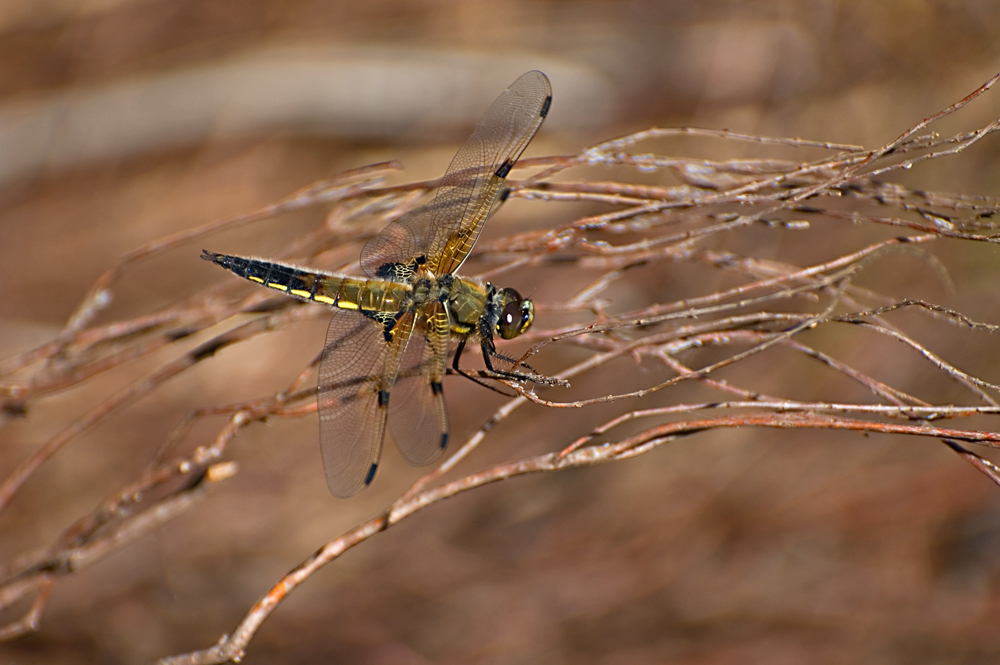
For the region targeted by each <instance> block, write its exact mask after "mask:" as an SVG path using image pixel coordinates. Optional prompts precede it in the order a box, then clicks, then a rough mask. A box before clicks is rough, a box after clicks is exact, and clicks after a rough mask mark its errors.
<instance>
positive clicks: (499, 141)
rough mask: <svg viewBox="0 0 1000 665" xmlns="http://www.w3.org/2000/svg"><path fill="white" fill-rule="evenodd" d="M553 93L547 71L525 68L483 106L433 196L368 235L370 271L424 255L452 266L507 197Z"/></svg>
mask: <svg viewBox="0 0 1000 665" xmlns="http://www.w3.org/2000/svg"><path fill="white" fill-rule="evenodd" d="M551 101H552V88H551V86H550V85H549V80H548V78H546V76H545V74H543V73H541V72H538V71H531V72H527V73H526V74H523V75H522V76H521V77H520V78H519V79H517V80H516V81H514V83H513V84H512V85H511V86H510V87H509V88H507V90H505V91H504V92H503V94H501V95H500V96H499V97H497V99H496V101H494V102H493V104H492V105H491V106H490V107H489V109H487V110H486V114H485V115H484V116H483V119H482V120H480V122H479V124H478V125H477V126H476V129H475V131H474V132H473V133H472V136H470V137H469V140H468V141H466V142H465V145H463V146H462V148H461V149H460V150H459V151H458V154H456V155H455V158H454V159H453V160H452V162H451V165H450V166H449V167H448V170H447V171H446V172H445V174H444V178H442V180H441V186H440V187H439V188H438V192H437V195H436V196H435V197H434V200H433V201H431V202H430V203H429V204H427V205H426V206H422V207H420V208H417V209H416V210H413V211H412V212H410V213H409V214H406V215H404V216H402V217H400V218H399V219H398V220H396V221H394V222H391V223H390V224H389V225H388V226H386V228H385V229H383V230H382V232H381V233H379V234H378V235H377V236H375V237H374V238H372V239H371V240H369V241H368V244H366V245H365V247H364V250H363V251H362V252H361V265H362V267H363V268H364V270H365V272H366V273H368V274H369V275H371V276H375V275H376V274H377V273H378V269H379V268H380V267H381V266H382V265H384V264H386V263H408V262H409V261H410V260H412V259H414V258H417V257H420V256H423V257H424V258H425V259H426V260H427V263H428V267H429V268H430V269H431V271H433V272H434V273H436V274H438V275H443V274H445V273H451V272H455V271H456V270H458V267H459V266H460V265H462V262H463V261H465V258H466V257H467V256H468V255H469V252H471V251H472V247H473V246H474V245H475V244H476V240H477V239H478V238H479V233H480V232H481V231H482V228H483V224H484V223H485V222H486V219H487V218H488V217H489V215H490V214H491V213H492V212H493V211H494V210H495V209H496V208H497V207H498V206H499V205H500V203H502V201H503V199H504V198H505V197H506V190H505V187H504V181H505V179H506V177H507V174H508V173H509V172H510V170H511V168H513V166H514V162H516V161H517V158H518V157H520V156H521V153H522V152H524V149H525V147H526V146H527V145H528V142H529V141H530V140H531V138H532V137H533V136H534V135H535V132H536V131H538V127H539V126H540V125H541V124H542V121H543V120H544V119H545V116H546V114H547V113H548V110H549V104H550V103H551Z"/></svg>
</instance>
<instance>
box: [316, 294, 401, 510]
mask: <svg viewBox="0 0 1000 665" xmlns="http://www.w3.org/2000/svg"><path fill="white" fill-rule="evenodd" d="M410 321H411V322H412V318H411V319H410ZM401 323H402V321H401ZM410 327H411V326H410V325H406V324H404V327H403V328H402V329H400V328H399V324H397V330H396V335H395V336H394V338H393V341H392V342H386V340H385V334H384V330H385V328H384V326H383V325H382V324H380V323H377V322H375V321H374V320H372V319H370V318H368V317H366V316H363V315H359V314H358V313H357V312H355V311H350V310H335V311H334V313H333V318H332V319H331V321H330V328H329V329H328V332H327V335H326V346H325V347H324V348H323V356H322V358H321V360H320V365H319V391H318V396H317V402H318V405H319V435H320V451H321V452H322V454H323V468H324V470H325V472H326V484H327V486H328V487H329V488H330V493H331V494H333V495H334V496H337V497H341V498H347V497H349V496H352V495H354V494H356V493H357V492H358V491H359V490H361V489H362V488H363V487H365V486H367V485H368V484H369V483H371V481H372V479H373V478H374V477H375V470H376V469H377V468H378V461H379V457H380V456H381V454H382V440H383V438H384V435H385V424H386V414H387V413H388V406H389V404H388V403H389V394H390V393H389V389H390V388H391V387H392V384H393V381H394V380H395V374H396V370H397V368H398V364H399V357H400V355H401V351H402V349H404V348H405V345H406V342H407V338H408V337H409V332H410Z"/></svg>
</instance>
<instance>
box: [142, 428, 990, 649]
mask: <svg viewBox="0 0 1000 665" xmlns="http://www.w3.org/2000/svg"><path fill="white" fill-rule="evenodd" d="M730 427H773V428H781V429H808V428H818V429H844V430H852V431H862V432H881V433H899V434H913V435H917V436H932V437H945V438H947V439H949V440H954V441H956V442H957V441H968V442H975V443H983V444H989V445H993V446H996V445H998V444H1000V434H995V433H985V432H971V431H964V430H951V429H942V428H929V427H922V426H919V425H889V424H884V423H871V422H866V421H857V420H846V419H835V418H828V417H819V416H812V415H795V416H788V415H782V414H771V415H766V416H765V415H757V416H752V415H750V416H738V417H730V418H712V419H706V420H695V421H685V422H680V423H672V424H670V425H664V426H661V427H656V428H651V429H649V430H646V431H645V432H642V433H640V434H638V435H635V436H632V437H629V438H627V439H624V440H622V441H620V442H617V443H614V444H606V445H603V446H590V447H586V448H582V449H579V450H574V451H568V452H567V451H564V452H562V453H548V454H545V455H540V456H537V457H530V458H527V459H523V460H519V461H517V462H510V463H507V464H501V465H498V466H495V467H493V468H491V469H487V470H485V471H481V472H479V473H475V474H471V475H468V476H466V477H464V478H462V479H460V480H456V481H453V482H450V483H446V484H444V485H441V486H438V487H434V488H431V489H426V490H421V491H418V492H415V493H413V492H412V490H411V492H408V493H407V495H405V496H404V497H403V498H401V499H400V500H397V501H396V502H394V503H393V504H392V506H391V507H390V508H389V510H388V511H386V512H385V513H384V514H382V515H379V516H378V517H376V518H374V519H372V520H369V521H368V522H365V523H364V524H361V525H359V526H357V527H355V528H354V529H351V530H350V531H348V532H347V533H345V534H344V535H343V536H340V537H339V538H336V539H335V540H332V541H330V542H329V543H327V544H326V545H324V546H323V547H322V548H320V549H319V550H318V551H317V552H316V553H315V554H313V555H312V556H311V557H310V558H309V559H307V560H306V561H304V562H303V563H302V564H301V565H299V566H298V567H296V568H295V569H294V570H292V571H291V572H289V573H288V574H287V575H285V577H283V578H282V579H281V581H280V582H278V584H276V585H275V586H274V587H272V588H271V590H270V591H269V592H268V593H267V594H266V595H265V596H264V597H263V598H261V599H260V600H259V601H257V603H256V604H254V606H253V607H252V608H251V609H250V611H249V612H248V613H247V615H246V616H245V617H244V618H243V621H241V622H240V624H239V625H238V626H237V627H236V629H235V630H234V631H233V633H232V634H231V635H225V636H223V637H222V638H221V639H220V640H219V642H218V643H217V644H216V645H215V646H213V647H210V648H208V649H205V650H201V651H193V652H190V653H187V654H181V655H177V656H172V657H169V658H163V659H161V660H159V661H157V663H158V665H208V664H210V663H225V662H229V661H238V660H240V659H242V658H243V656H244V654H245V650H246V647H247V645H248V644H249V643H250V640H251V639H252V638H253V635H254V634H255V633H256V631H257V630H258V629H259V628H260V626H261V625H262V624H263V622H264V621H265V620H266V619H267V617H268V616H269V615H270V614H271V612H273V611H274V610H275V609H277V607H278V605H279V604H280V603H281V601H282V600H284V598H285V597H286V596H287V595H288V594H289V593H291V592H292V591H293V590H295V588H296V587H298V586H299V585H300V584H302V583H303V582H305V581H306V580H307V579H308V578H309V577H310V576H311V575H312V574H313V573H314V572H316V571H317V570H319V569H320V568H322V567H323V566H325V565H326V564H328V563H330V562H331V561H333V560H335V559H336V558H338V557H339V556H340V555H341V554H343V553H344V552H346V551H347V550H349V549H351V548H352V547H354V546H356V545H358V544H360V543H362V542H364V541H365V540H368V539H369V538H371V537H372V536H374V535H375V534H377V533H379V532H381V531H384V530H385V529H388V528H389V527H391V526H393V525H395V524H398V523H399V522H401V521H402V520H404V519H406V518H408V517H410V516H411V515H413V514H415V513H416V512H418V511H420V510H421V509H423V508H426V507H427V506H430V505H433V504H434V503H437V502H438V501H442V500H444V499H447V498H450V497H452V496H455V495H457V494H460V493H462V492H466V491H469V490H471V489H475V488H477V487H481V486H483V485H487V484H490V483H494V482H498V481H501V480H506V479H508V478H513V477H516V476H521V475H526V474H529V473H547V472H554V471H560V470H563V469H567V468H574V467H581V466H591V465H595V464H602V463H606V462H611V461H614V460H618V459H627V458H631V457H635V456H637V455H640V454H643V453H646V452H649V451H651V450H653V449H654V448H656V447H657V446H659V445H662V444H664V443H667V442H668V441H672V440H674V439H676V438H678V437H680V436H685V435H689V434H694V433H698V432H703V431H707V430H711V429H718V428H730ZM463 448H464V446H463ZM978 459H981V458H978Z"/></svg>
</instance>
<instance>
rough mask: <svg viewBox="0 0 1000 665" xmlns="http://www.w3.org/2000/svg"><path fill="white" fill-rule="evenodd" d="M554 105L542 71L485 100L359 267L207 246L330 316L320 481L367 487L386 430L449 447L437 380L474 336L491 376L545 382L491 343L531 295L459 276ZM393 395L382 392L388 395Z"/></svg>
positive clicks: (418, 450)
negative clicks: (356, 270)
mask: <svg viewBox="0 0 1000 665" xmlns="http://www.w3.org/2000/svg"><path fill="white" fill-rule="evenodd" d="M551 103H552V88H551V86H550V84H549V80H548V78H547V77H546V76H545V74H543V73H542V72H539V71H530V72H527V73H526V74H523V75H522V76H521V77H520V78H518V79H517V80H516V81H514V83H513V84H512V85H511V86H510V87H509V88H507V90H505V91H504V92H503V93H502V94H501V95H500V96H499V97H498V98H497V99H496V100H495V101H494V102H493V104H492V105H491V106H490V107H489V108H488V109H487V111H486V113H485V115H484V116H483V118H482V120H481V121H480V122H479V124H478V125H477V126H476V129H475V131H473V133H472V136H470V137H469V139H468V140H467V141H466V142H465V144H464V145H463V146H462V147H461V149H459V151H458V153H457V154H456V155H455V157H454V159H452V162H451V165H450V166H449V167H448V170H447V171H446V172H445V174H444V177H443V178H442V179H441V181H440V185H439V187H438V189H437V192H436V194H435V196H434V198H433V199H432V200H431V201H430V202H429V203H428V204H426V205H424V206H421V207H419V208H416V209H414V210H412V211H411V212H409V213H406V214H404V215H403V216H401V217H400V218H399V219H396V220H395V221H392V222H390V223H389V224H388V225H387V226H386V227H385V228H384V229H383V230H382V231H381V232H379V233H378V234H377V235H375V236H374V237H373V238H371V240H369V241H368V242H367V244H365V246H364V248H363V249H362V251H361V259H360V264H361V268H362V270H363V271H364V273H365V277H353V276H349V275H342V274H334V273H329V272H324V271H321V270H313V269H309V268H301V267H298V266H294V265H291V264H285V263H279V262H275V261H268V260H265V259H258V258H252V257H245V256H235V255H230V254H217V253H214V252H209V251H207V250H205V251H203V252H202V258H203V259H205V260H208V261H212V262H213V263H216V264H218V265H219V266H221V267H223V268H226V269H228V270H230V271H232V272H234V273H236V274H237V275H239V276H240V277H243V278H245V279H248V280H250V281H251V282H256V283H257V284H261V285H263V286H266V287H269V288H272V289H275V290H277V291H281V292H282V293H285V294H287V295H289V296H292V297H295V298H299V299H301V300H306V301H311V302H317V303H322V304H325V305H329V306H330V307H332V308H333V310H334V312H333V317H332V319H331V321H330V326H329V329H328V332H327V335H326V344H325V346H324V348H323V352H322V354H321V356H320V361H319V370H318V374H319V388H318V391H317V406H318V411H319V421H320V451H321V453H322V457H323V468H324V471H325V474H326V483H327V486H328V487H329V489H330V492H331V493H332V494H333V495H334V496H336V497H341V498H347V497H350V496H352V495H354V494H356V493H357V492H358V491H360V490H361V489H363V488H365V487H367V486H368V485H370V484H371V482H372V480H373V479H374V478H375V472H376V471H377V469H378V464H379V459H380V457H381V453H382V444H383V441H384V438H385V432H386V429H387V428H388V430H389V431H390V433H391V434H392V438H393V440H394V441H395V442H396V446H397V448H398V449H399V451H400V453H402V455H403V457H404V458H405V459H406V460H407V461H408V462H410V463H411V464H415V465H424V464H428V463H430V462H432V461H433V460H434V459H435V458H436V457H437V456H438V455H440V454H441V453H442V451H443V450H444V449H445V447H446V446H447V445H448V437H449V428H448V413H447V409H446V407H445V401H444V388H443V385H442V378H443V377H444V376H445V374H446V373H447V361H448V352H449V347H450V343H451V342H452V340H457V342H458V344H457V347H456V350H455V355H454V360H453V361H452V368H453V369H454V370H455V371H456V373H458V374H461V375H464V376H466V377H469V378H473V380H476V379H475V378H474V377H472V376H471V375H470V374H468V373H467V372H466V371H465V370H463V369H461V368H460V367H459V358H460V357H461V355H462V352H463V350H464V349H465V347H466V343H467V342H469V341H470V340H472V341H475V340H478V342H479V344H480V347H481V349H482V355H483V360H484V363H485V365H486V372H484V373H482V374H481V376H485V377H486V378H491V379H501V380H502V379H508V380H513V381H521V382H524V381H532V382H534V383H550V382H551V381H553V380H551V379H546V377H542V376H540V375H538V374H536V373H534V371H533V370H532V371H530V372H524V371H521V368H526V369H528V370H531V368H530V367H529V366H527V365H525V364H523V363H518V362H517V361H516V360H514V359H512V358H508V357H506V356H504V355H503V354H501V353H500V352H498V351H497V349H496V345H495V343H494V340H495V338H496V337H499V338H501V339H504V340H509V339H513V338H515V337H517V336H519V335H521V334H523V333H524V332H525V331H526V330H528V328H529V327H530V326H531V324H532V321H533V320H534V315H535V314H534V305H533V304H532V301H531V300H530V299H529V298H524V297H522V296H521V294H520V293H518V292H517V291H516V290H515V289H513V288H509V287H508V288H502V289H498V288H496V287H495V286H493V285H492V284H490V283H489V282H483V281H480V280H477V279H473V278H466V277H459V276H458V275H457V274H456V272H457V271H458V269H459V268H461V266H462V264H463V263H464V262H465V260H466V258H468V256H469V253H470V252H471V251H472V248H473V246H474V245H475V244H476V240H477V239H478V238H479V234H480V233H481V232H482V230H483V225H484V224H485V223H486V220H487V219H489V217H490V215H492V214H493V213H494V212H495V211H496V210H497V208H499V207H500V205H501V204H502V203H503V202H504V201H505V200H506V199H507V198H508V195H509V194H510V189H509V187H508V186H507V185H506V178H507V175H508V174H509V173H510V171H511V169H512V168H513V167H514V164H515V163H516V161H517V159H518V158H519V157H520V156H521V153H522V152H524V149H525V147H527V145H528V142H529V141H531V139H532V137H533V136H534V135H535V132H537V131H538V128H539V127H540V126H541V124H542V121H543V120H545V117H546V115H548V112H549V106H550V105H551ZM390 398H391V399H390Z"/></svg>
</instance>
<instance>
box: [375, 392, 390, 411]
mask: <svg viewBox="0 0 1000 665" xmlns="http://www.w3.org/2000/svg"><path fill="white" fill-rule="evenodd" d="M378 405H379V407H381V408H383V409H384V408H385V407H387V406H389V391H388V390H380V391H378Z"/></svg>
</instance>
